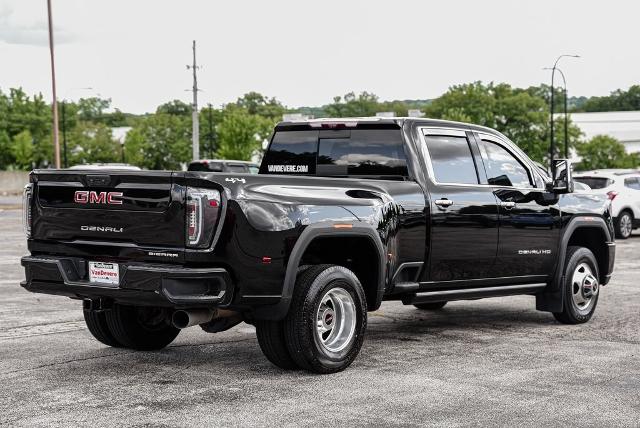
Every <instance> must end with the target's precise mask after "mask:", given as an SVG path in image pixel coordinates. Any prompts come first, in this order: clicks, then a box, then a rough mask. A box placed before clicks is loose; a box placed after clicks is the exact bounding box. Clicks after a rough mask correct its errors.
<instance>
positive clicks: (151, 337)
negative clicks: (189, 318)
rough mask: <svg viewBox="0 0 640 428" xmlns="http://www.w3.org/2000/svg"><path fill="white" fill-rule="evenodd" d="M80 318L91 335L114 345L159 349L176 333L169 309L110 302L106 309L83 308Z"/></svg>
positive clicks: (169, 341)
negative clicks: (111, 305)
mask: <svg viewBox="0 0 640 428" xmlns="http://www.w3.org/2000/svg"><path fill="white" fill-rule="evenodd" d="M84 320H85V322H86V324H87V328H88V329H89V332H90V333H91V334H92V335H93V337H95V338H96V339H97V340H98V341H100V342H102V343H104V344H105V345H107V346H113V347H116V348H120V347H122V348H130V349H136V350H139V351H153V350H157V349H162V348H164V347H165V346H167V345H169V344H170V343H171V342H173V340H174V339H175V338H176V337H177V336H178V333H180V330H179V329H178V328H176V327H174V326H172V325H171V323H170V321H169V320H170V317H169V313H168V311H167V310H166V309H163V308H152V307H144V306H125V305H119V304H114V305H113V307H112V308H111V309H109V310H106V311H92V310H86V309H85V310H84Z"/></svg>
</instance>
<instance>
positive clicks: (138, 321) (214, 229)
mask: <svg viewBox="0 0 640 428" xmlns="http://www.w3.org/2000/svg"><path fill="white" fill-rule="evenodd" d="M553 170H554V173H553V174H552V175H553V176H554V177H553V178H552V179H550V178H549V177H548V176H547V175H546V174H545V173H544V172H543V171H541V170H540V169H539V167H537V166H536V164H534V163H533V162H532V161H531V160H530V159H529V158H528V157H527V156H526V155H525V154H524V153H523V152H522V151H521V150H520V149H519V148H518V147H517V146H516V145H515V144H513V143H512V142H511V141H509V140H508V139H507V138H506V137H505V136H504V135H502V134H500V133H498V132H496V131H494V130H492V129H488V128H484V127H481V126H475V125H470V124H464V123H455V122H447V121H437V120H429V119H417V118H404V119H402V118H397V119H396V118H394V119H388V118H362V119H322V120H311V121H301V122H283V123H280V124H279V125H277V126H276V128H275V131H274V133H273V136H272V138H271V142H270V145H269V148H268V149H267V151H266V153H265V155H264V159H263V161H262V164H261V166H260V171H259V174H258V175H251V174H227V173H212V172H164V171H139V172H137V171H117V170H111V171H78V170H36V171H33V173H32V174H31V184H30V185H28V186H27V187H26V189H25V209H24V222H25V230H26V233H27V236H28V247H29V251H30V255H28V256H25V257H24V258H23V259H22V265H23V266H24V268H25V270H26V280H25V281H24V282H22V286H23V287H24V288H26V289H27V290H29V291H32V292H37V293H47V294H57V295H63V296H68V297H71V298H73V299H78V300H82V302H83V310H84V317H85V320H86V323H87V326H88V328H89V331H90V332H91V333H92V334H93V336H95V338H96V339H97V340H99V341H101V342H102V343H104V344H106V345H109V346H115V347H125V348H132V349H138V350H154V349H160V348H163V347H165V346H167V345H168V344H169V343H171V341H173V340H174V339H175V337H176V336H177V335H178V333H179V331H180V329H182V328H186V327H189V326H194V325H200V326H201V327H202V329H203V330H205V331H207V332H218V331H223V330H226V329H228V328H230V327H233V326H234V325H236V324H238V323H240V322H243V321H244V322H247V323H250V324H253V325H255V327H256V331H257V336H258V342H259V344H260V347H261V348H262V351H263V352H264V354H265V355H266V357H267V358H268V359H269V360H270V361H271V362H272V363H274V364H275V365H277V366H279V367H282V368H285V369H295V368H303V369H307V370H311V371H315V372H319V373H331V372H336V371H339V370H342V369H344V368H345V367H347V366H348V365H349V364H350V363H351V362H352V361H353V360H354V358H355V357H356V355H357V354H358V352H359V350H360V347H361V345H362V342H363V339H364V333H365V330H366V325H367V312H368V311H375V310H376V309H378V308H379V307H380V304H381V302H382V301H383V300H399V301H402V303H404V304H406V305H414V306H415V307H417V308H418V309H420V310H438V309H440V308H442V307H443V306H444V305H445V304H446V303H447V302H448V301H452V300H465V299H479V298H485V297H496V296H506V295H516V294H527V295H531V296H535V301H536V308H537V309H538V310H542V311H548V312H552V313H553V315H554V316H555V318H556V319H557V320H558V321H560V322H562V323H570V324H577V323H583V322H586V321H588V320H589V319H590V318H591V316H592V315H593V313H594V311H595V308H596V304H597V302H598V297H599V295H600V286H602V285H605V284H607V283H608V282H609V279H610V277H611V273H612V270H613V265H614V257H615V244H614V238H613V236H614V234H613V229H612V221H611V215H610V212H609V202H608V200H605V198H600V197H598V196H594V195H591V194H580V193H572V190H573V189H572V187H573V182H572V178H571V166H570V164H569V163H568V162H567V161H565V160H558V161H556V162H554V165H553Z"/></svg>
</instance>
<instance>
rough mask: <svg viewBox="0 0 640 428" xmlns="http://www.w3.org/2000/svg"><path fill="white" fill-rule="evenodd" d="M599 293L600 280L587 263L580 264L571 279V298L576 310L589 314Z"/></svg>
mask: <svg viewBox="0 0 640 428" xmlns="http://www.w3.org/2000/svg"><path fill="white" fill-rule="evenodd" d="M598 291H599V285H598V279H597V278H596V277H595V276H594V275H593V271H592V270H591V267H590V266H589V265H588V264H587V263H580V264H579V265H578V266H577V267H576V269H575V270H574V272H573V277H572V279H571V296H572V297H573V303H574V304H575V306H576V309H578V310H579V311H580V312H589V310H590V309H591V305H592V304H593V302H595V300H596V296H597V295H598Z"/></svg>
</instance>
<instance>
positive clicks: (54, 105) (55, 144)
mask: <svg viewBox="0 0 640 428" xmlns="http://www.w3.org/2000/svg"><path fill="white" fill-rule="evenodd" d="M47 13H48V16H49V52H50V54H51V89H52V92H53V93H52V95H53V103H52V108H53V149H54V150H53V152H54V154H55V165H56V168H60V139H59V136H58V98H57V96H56V66H55V63H56V62H55V58H54V54H53V18H52V17H51V0H47Z"/></svg>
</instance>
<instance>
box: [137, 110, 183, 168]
mask: <svg viewBox="0 0 640 428" xmlns="http://www.w3.org/2000/svg"><path fill="white" fill-rule="evenodd" d="M125 155H126V159H127V162H128V163H131V164H134V165H138V166H140V167H143V168H148V169H180V168H181V166H182V164H186V163H187V162H189V160H190V159H191V120H190V119H189V118H185V117H182V116H179V115H171V114H167V113H157V114H153V115H149V116H146V117H144V118H142V119H140V120H139V121H138V123H137V124H136V125H135V126H134V127H133V128H132V129H131V130H130V131H129V133H128V134H127V137H126V140H125Z"/></svg>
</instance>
